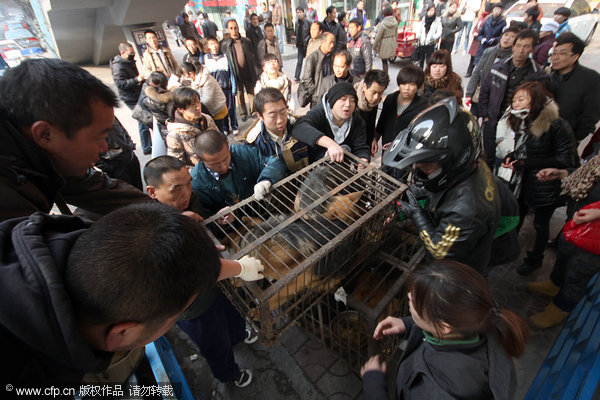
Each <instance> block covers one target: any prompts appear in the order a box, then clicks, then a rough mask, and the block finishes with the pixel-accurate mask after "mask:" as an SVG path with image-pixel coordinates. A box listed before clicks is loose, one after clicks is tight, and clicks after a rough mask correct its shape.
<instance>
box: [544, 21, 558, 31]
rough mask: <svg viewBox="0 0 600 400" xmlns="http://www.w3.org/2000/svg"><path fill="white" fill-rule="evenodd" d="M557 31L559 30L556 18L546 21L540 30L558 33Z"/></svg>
mask: <svg viewBox="0 0 600 400" xmlns="http://www.w3.org/2000/svg"><path fill="white" fill-rule="evenodd" d="M556 31H558V22H556V21H555V20H550V21H548V22H546V23H545V24H544V25H542V28H541V29H540V32H552V33H556Z"/></svg>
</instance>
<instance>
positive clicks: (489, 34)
mask: <svg viewBox="0 0 600 400" xmlns="http://www.w3.org/2000/svg"><path fill="white" fill-rule="evenodd" d="M502 8H503V6H502V4H501V3H496V4H494V8H493V9H492V14H491V15H490V16H489V17H488V18H487V19H486V20H485V22H484V23H483V26H482V27H481V30H480V31H479V33H478V35H477V37H476V38H475V40H477V41H478V42H479V43H480V46H479V49H478V50H477V54H476V55H475V60H474V61H473V63H474V65H475V66H477V63H478V62H479V59H481V56H482V55H483V51H484V50H485V49H487V48H488V47H492V46H495V45H497V44H498V40H499V39H500V35H501V34H502V30H503V29H504V27H505V26H506V19H504V17H503V16H502Z"/></svg>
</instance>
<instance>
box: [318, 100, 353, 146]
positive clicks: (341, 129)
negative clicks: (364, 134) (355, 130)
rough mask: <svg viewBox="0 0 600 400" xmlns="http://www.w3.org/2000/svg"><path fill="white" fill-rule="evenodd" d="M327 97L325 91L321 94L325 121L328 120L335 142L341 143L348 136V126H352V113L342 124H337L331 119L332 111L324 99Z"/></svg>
mask: <svg viewBox="0 0 600 400" xmlns="http://www.w3.org/2000/svg"><path fill="white" fill-rule="evenodd" d="M326 97H327V93H325V94H324V95H323V98H322V99H321V102H322V103H323V109H324V110H325V117H326V118H327V122H329V127H330V128H331V132H332V133H333V140H335V142H336V143H337V144H342V143H344V141H345V140H346V138H347V137H348V134H349V133H350V127H351V126H352V120H353V119H354V115H351V116H350V118H348V119H347V120H346V121H345V122H344V123H343V124H342V126H337V125H336V124H335V122H334V121H333V113H332V112H331V107H329V104H328V103H327V100H326V99H325V98H326Z"/></svg>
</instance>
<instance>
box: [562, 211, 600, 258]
mask: <svg viewBox="0 0 600 400" xmlns="http://www.w3.org/2000/svg"><path fill="white" fill-rule="evenodd" d="M589 208H600V201H597V202H595V203H592V204H588V205H587V206H585V207H582V208H581V209H582V210H585V209H589ZM563 235H564V236H565V239H566V241H567V242H569V243H571V244H574V245H575V246H577V247H579V248H580V249H582V250H585V251H589V252H590V253H594V254H598V255H600V219H596V220H594V221H591V222H586V223H584V224H580V225H577V224H576V223H575V222H573V220H572V219H571V220H569V222H567V223H566V224H565V226H564V228H563Z"/></svg>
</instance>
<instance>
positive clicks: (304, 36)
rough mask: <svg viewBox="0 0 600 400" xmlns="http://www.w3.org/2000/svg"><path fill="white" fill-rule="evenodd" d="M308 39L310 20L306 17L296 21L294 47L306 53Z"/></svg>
mask: <svg viewBox="0 0 600 400" xmlns="http://www.w3.org/2000/svg"><path fill="white" fill-rule="evenodd" d="M309 39H310V22H309V21H308V19H306V17H305V18H304V19H303V20H302V21H300V20H298V21H296V47H297V48H298V51H303V52H304V53H306V46H308V41H309Z"/></svg>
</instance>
